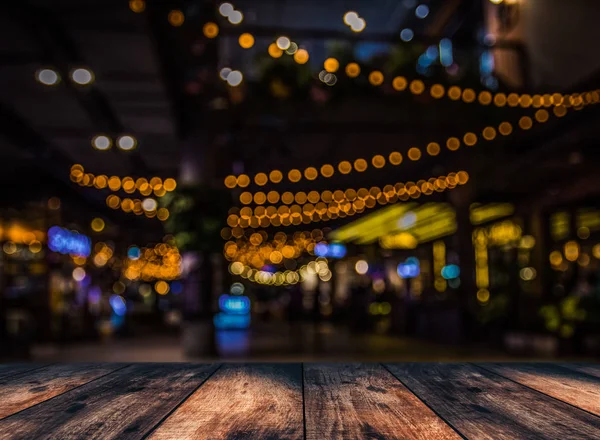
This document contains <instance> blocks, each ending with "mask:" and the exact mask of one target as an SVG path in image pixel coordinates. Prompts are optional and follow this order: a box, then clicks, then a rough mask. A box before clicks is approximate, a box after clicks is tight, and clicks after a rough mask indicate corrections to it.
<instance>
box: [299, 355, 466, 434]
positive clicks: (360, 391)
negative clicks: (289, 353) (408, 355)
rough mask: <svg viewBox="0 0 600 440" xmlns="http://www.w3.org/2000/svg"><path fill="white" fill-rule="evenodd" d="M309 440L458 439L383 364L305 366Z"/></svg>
mask: <svg viewBox="0 0 600 440" xmlns="http://www.w3.org/2000/svg"><path fill="white" fill-rule="evenodd" d="M304 390H305V391H304V393H305V408H306V410H305V411H306V438H307V439H315V440H322V439H363V438H376V439H423V440H429V439H431V440H436V439H460V436H459V435H457V434H456V432H455V431H454V430H453V429H452V428H451V427H449V426H448V425H447V424H446V423H444V421H443V420H442V419H440V418H439V417H438V416H436V415H435V414H434V413H433V411H431V409H429V408H428V407H427V406H425V405H424V404H423V402H421V401H420V400H419V399H418V398H417V397H416V396H415V395H414V394H413V393H411V392H410V391H409V390H407V389H406V387H405V386H404V385H402V384H401V383H400V382H399V381H398V380H397V379H396V378H395V377H394V376H392V375H391V374H390V373H389V372H388V371H387V370H385V369H384V368H383V367H382V366H380V365H368V364H307V365H305V369H304Z"/></svg>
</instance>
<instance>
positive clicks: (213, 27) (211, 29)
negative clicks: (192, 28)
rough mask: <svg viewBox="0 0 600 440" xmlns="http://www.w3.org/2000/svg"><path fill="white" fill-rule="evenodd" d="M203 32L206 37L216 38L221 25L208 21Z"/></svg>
mask: <svg viewBox="0 0 600 440" xmlns="http://www.w3.org/2000/svg"><path fill="white" fill-rule="evenodd" d="M202 33H203V34H204V36H205V37H206V38H215V37H216V36H217V35H219V26H217V24H216V23H212V22H208V23H206V24H205V25H204V26H203V27H202Z"/></svg>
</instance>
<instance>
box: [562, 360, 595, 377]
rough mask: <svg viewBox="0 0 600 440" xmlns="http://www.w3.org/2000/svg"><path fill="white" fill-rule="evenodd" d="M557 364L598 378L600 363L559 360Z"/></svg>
mask: <svg viewBox="0 0 600 440" xmlns="http://www.w3.org/2000/svg"><path fill="white" fill-rule="evenodd" d="M557 365H560V366H561V367H564V368H569V369H570V370H574V371H579V372H580V373H585V374H589V375H590V376H595V377H599V378H600V364H590V363H583V362H575V363H572V362H568V363H566V362H561V363H558V364H557Z"/></svg>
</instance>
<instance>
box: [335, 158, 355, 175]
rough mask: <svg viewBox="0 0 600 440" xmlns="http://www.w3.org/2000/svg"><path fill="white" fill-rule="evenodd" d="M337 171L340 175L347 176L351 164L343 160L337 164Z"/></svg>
mask: <svg viewBox="0 0 600 440" xmlns="http://www.w3.org/2000/svg"><path fill="white" fill-rule="evenodd" d="M338 170H339V171H340V173H342V174H348V173H349V172H350V171H352V164H350V162H348V161H347V160H344V161H342V162H340V163H339V164H338Z"/></svg>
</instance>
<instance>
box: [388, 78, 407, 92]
mask: <svg viewBox="0 0 600 440" xmlns="http://www.w3.org/2000/svg"><path fill="white" fill-rule="evenodd" d="M392 87H393V88H394V90H397V91H399V92H402V91H403V90H406V87H408V81H406V78H404V77H403V76H397V77H395V78H394V79H393V80H392Z"/></svg>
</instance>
